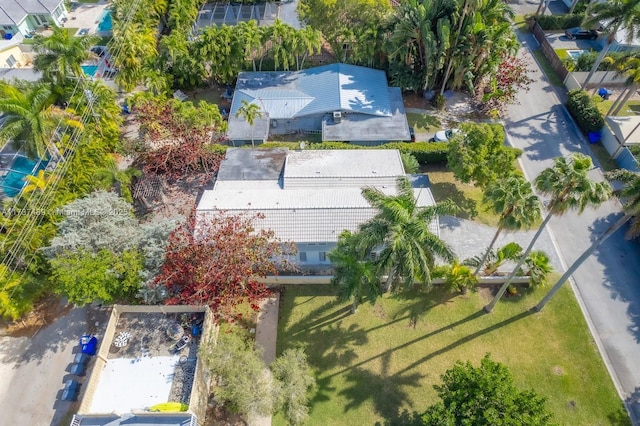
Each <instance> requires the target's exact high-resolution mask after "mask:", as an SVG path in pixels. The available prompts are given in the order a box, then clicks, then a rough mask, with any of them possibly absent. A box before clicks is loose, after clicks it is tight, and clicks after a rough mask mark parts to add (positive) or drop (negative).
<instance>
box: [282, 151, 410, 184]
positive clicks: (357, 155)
mask: <svg viewBox="0 0 640 426" xmlns="http://www.w3.org/2000/svg"><path fill="white" fill-rule="evenodd" d="M402 175H404V166H403V165H402V159H401V157H400V151H398V150H395V149H354V150H305V151H290V152H289V154H288V155H287V159H286V162H285V168H284V178H285V180H286V179H290V178H299V177H370V176H380V177H382V176H393V177H396V176H402ZM355 185H358V183H355Z"/></svg>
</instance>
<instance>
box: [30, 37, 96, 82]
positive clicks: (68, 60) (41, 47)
mask: <svg viewBox="0 0 640 426" xmlns="http://www.w3.org/2000/svg"><path fill="white" fill-rule="evenodd" d="M97 40H98V38H97V37H96V36H93V35H85V36H80V37H75V36H73V35H71V34H69V32H68V31H67V30H66V29H64V28H61V27H55V28H54V29H53V34H52V35H51V36H49V37H43V36H41V35H36V36H34V37H33V50H34V51H35V53H36V58H35V60H34V61H33V68H34V69H35V70H36V71H42V74H43V79H44V80H45V81H49V82H51V83H54V84H55V85H56V86H58V87H63V86H64V84H65V82H66V80H67V79H68V78H69V77H70V76H75V77H82V76H83V75H84V74H83V71H82V68H81V67H80V64H82V62H83V61H85V60H87V59H88V58H89V57H90V56H91V52H90V50H89V49H90V48H91V46H92V45H94V44H95V43H96V42H97Z"/></svg>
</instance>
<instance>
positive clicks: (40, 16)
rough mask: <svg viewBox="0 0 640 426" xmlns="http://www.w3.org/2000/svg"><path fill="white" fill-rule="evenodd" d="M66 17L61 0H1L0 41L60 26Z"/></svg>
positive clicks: (65, 9) (65, 10)
mask: <svg viewBox="0 0 640 426" xmlns="http://www.w3.org/2000/svg"><path fill="white" fill-rule="evenodd" d="M67 15H68V12H67V8H66V7H65V5H64V1H63V0H2V1H1V2H0V39H3V40H11V39H12V38H13V37H15V36H16V35H19V34H20V35H22V36H30V35H31V32H32V31H34V30H35V29H36V28H38V27H42V26H45V25H53V24H55V25H59V26H62V25H63V23H64V21H65V20H66V17H67Z"/></svg>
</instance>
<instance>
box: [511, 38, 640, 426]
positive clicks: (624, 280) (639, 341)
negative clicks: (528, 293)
mask: <svg viewBox="0 0 640 426" xmlns="http://www.w3.org/2000/svg"><path fill="white" fill-rule="evenodd" d="M521 41H522V42H523V45H524V47H525V49H523V52H522V55H524V56H526V57H527V58H528V60H529V61H530V62H531V64H532V65H531V69H532V71H533V72H534V75H533V77H534V79H535V80H536V82H535V83H534V84H532V86H531V90H530V91H529V92H528V93H526V94H525V93H522V94H521V96H520V105H513V106H511V107H509V109H508V111H507V114H506V117H505V124H506V131H507V135H508V137H509V139H510V142H511V143H512V144H513V145H514V146H516V147H518V148H521V149H523V150H524V154H523V156H522V158H521V165H522V168H523V170H524V171H525V174H526V175H527V177H528V178H529V179H533V178H535V177H536V176H537V175H538V173H539V172H540V171H542V170H543V169H545V168H547V167H549V166H551V165H552V162H553V159H554V158H555V157H557V156H567V155H569V154H571V153H573V152H582V153H585V154H588V155H590V154H591V151H590V149H589V148H588V145H587V142H586V141H585V140H584V138H583V137H582V136H581V135H580V133H579V132H578V130H577V128H576V126H575V124H574V123H573V121H572V120H571V118H570V117H569V115H568V112H567V111H566V110H565V108H564V107H563V106H562V104H561V102H560V100H559V98H558V93H556V90H555V89H554V88H553V87H552V86H551V85H550V84H549V83H548V81H547V80H546V78H544V76H543V75H542V74H541V71H540V68H539V67H538V65H537V64H536V62H535V61H534V59H533V58H532V57H531V55H530V54H529V51H528V48H529V47H532V48H536V47H537V42H536V41H535V39H534V38H533V36H531V35H530V34H526V35H523V36H522V37H521ZM559 95H560V96H563V94H562V93H559ZM590 174H591V176H592V177H593V178H594V179H598V180H601V179H603V177H602V173H601V171H600V170H599V169H598V168H595V169H594V170H592V171H591V172H590ZM620 212H621V207H620V204H619V203H618V202H617V201H615V200H613V201H609V202H607V203H604V204H603V205H602V206H600V207H599V208H598V209H596V210H587V211H585V212H584V213H583V214H582V215H577V214H575V213H569V214H567V215H566V216H564V217H560V218H554V219H552V220H551V222H550V225H549V229H550V233H551V235H552V236H553V237H554V240H555V242H556V244H557V246H558V248H559V251H560V253H561V258H562V260H563V261H564V263H565V266H568V265H570V264H571V263H572V262H573V261H574V260H575V259H576V258H577V257H578V256H579V255H580V254H581V253H582V252H583V251H584V249H585V248H586V247H588V246H589V245H590V243H591V241H592V240H593V239H594V238H596V237H597V236H598V235H599V234H600V233H601V232H602V231H603V230H604V229H606V228H607V227H608V225H609V224H610V223H612V222H613V221H614V220H615V219H616V218H617V217H619V215H620V214H621V213H620ZM623 232H624V229H623V230H621V231H619V232H618V233H616V234H615V235H613V236H612V237H610V238H609V240H608V241H607V242H605V243H604V244H603V245H602V246H601V248H600V250H598V252H596V253H595V254H594V255H593V256H591V257H590V258H589V259H588V260H587V261H586V262H585V263H584V264H583V265H582V266H581V267H580V269H579V270H578V271H576V273H575V274H574V275H573V279H574V289H575V291H576V294H577V295H578V296H579V297H578V299H579V300H580V301H581V304H582V306H583V311H585V316H586V317H587V319H588V320H589V322H590V326H591V327H592V331H594V332H595V338H596V341H597V343H598V345H599V346H600V349H601V351H602V352H603V356H604V358H605V362H606V363H607V364H608V367H609V368H610V371H611V372H612V375H613V377H614V381H616V385H617V387H618V389H619V391H620V392H621V393H622V395H623V398H624V399H625V402H626V403H627V405H628V407H629V408H630V411H631V412H632V416H633V417H635V418H634V423H635V424H640V262H639V261H638V259H640V245H639V244H637V243H634V242H629V241H626V240H625V239H624V235H623ZM550 303H553V300H552V301H551V302H550ZM594 386H597V384H594Z"/></svg>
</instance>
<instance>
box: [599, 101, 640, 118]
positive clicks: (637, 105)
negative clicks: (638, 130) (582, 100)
mask: <svg viewBox="0 0 640 426" xmlns="http://www.w3.org/2000/svg"><path fill="white" fill-rule="evenodd" d="M613 102H615V99H609V100H607V101H600V102H597V103H596V105H597V106H598V110H600V112H601V113H602V114H603V115H604V114H606V113H607V112H608V111H609V109H610V108H611V105H613ZM639 114H640V101H638V100H636V101H629V102H627V103H626V104H625V105H624V106H623V107H622V109H621V110H620V112H619V113H618V114H617V115H619V116H623V117H629V116H632V115H639Z"/></svg>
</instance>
